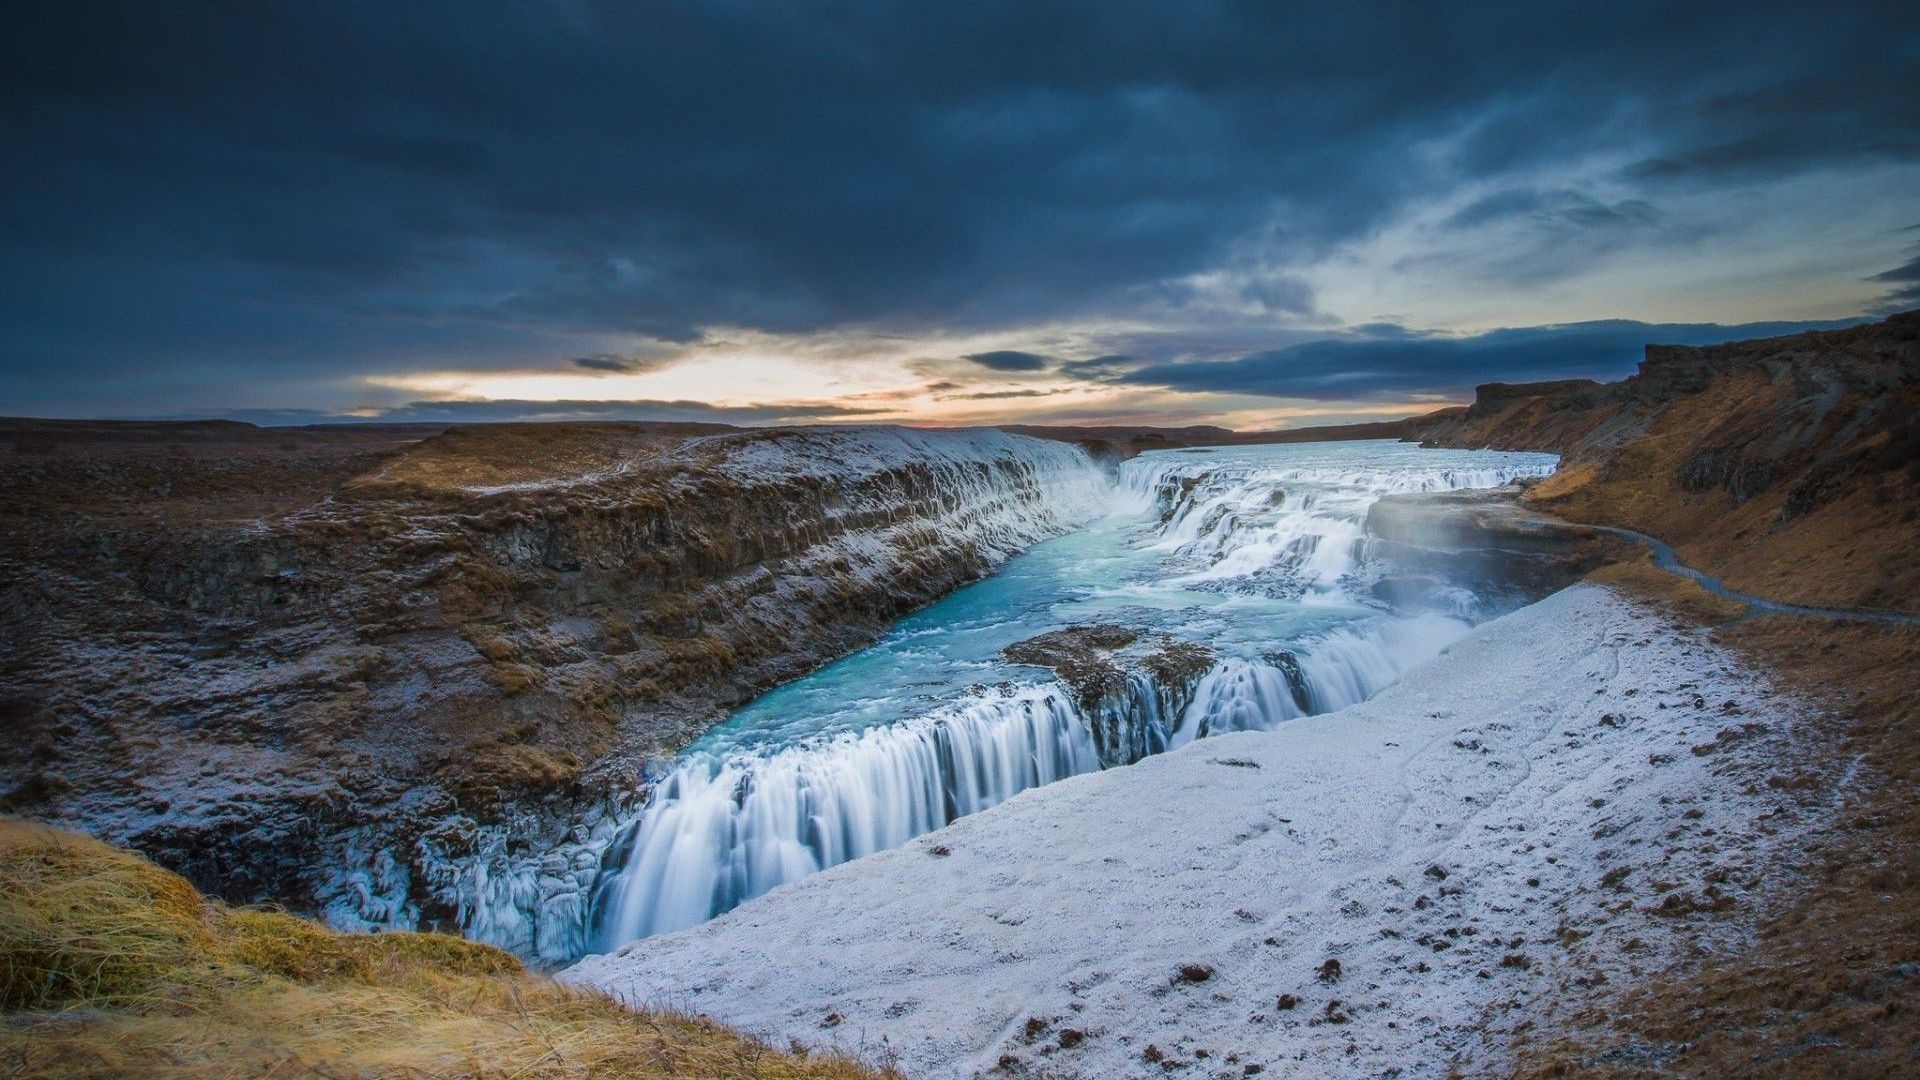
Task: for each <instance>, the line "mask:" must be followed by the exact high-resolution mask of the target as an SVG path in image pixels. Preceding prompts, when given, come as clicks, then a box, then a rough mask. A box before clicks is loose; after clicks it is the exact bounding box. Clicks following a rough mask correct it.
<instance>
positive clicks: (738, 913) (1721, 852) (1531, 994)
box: [562, 586, 1802, 1077]
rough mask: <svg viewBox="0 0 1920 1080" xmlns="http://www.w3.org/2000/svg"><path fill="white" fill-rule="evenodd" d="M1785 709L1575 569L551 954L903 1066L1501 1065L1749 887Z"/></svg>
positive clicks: (644, 989) (1763, 843)
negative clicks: (1556, 585)
mask: <svg viewBox="0 0 1920 1080" xmlns="http://www.w3.org/2000/svg"><path fill="white" fill-rule="evenodd" d="M1791 721H1792V708H1791V704H1790V703H1789V702H1787V701H1785V700H1784V699H1778V698H1775V697H1773V696H1772V695H1771V693H1770V692H1769V691H1768V689H1767V687H1766V686H1765V684H1764V682H1763V680H1761V679H1760V678H1759V677H1757V676H1756V675H1754V674H1753V673H1751V672H1749V671H1745V670H1742V669H1740V668H1739V667H1738V666H1737V665H1736V664H1735V662H1734V661H1733V660H1732V659H1731V658H1730V656H1729V655H1728V654H1726V653H1725V652H1723V651H1722V650H1720V649H1719V648H1718V647H1716V646H1714V645H1712V644H1710V643H1708V642H1707V641H1706V640H1705V639H1704V637H1702V636H1699V635H1696V634H1693V633H1690V632H1687V631H1683V630H1679V629H1676V628H1674V627H1672V626H1670V625H1668V624H1667V623H1665V622H1664V621H1663V620H1661V619H1660V618H1658V617H1657V616H1655V615H1654V614H1652V613H1650V612H1649V611H1647V610H1645V609H1642V608H1639V607H1637V606H1635V605H1633V604H1631V603H1629V602H1627V601H1625V600H1622V599H1620V598H1619V597H1617V596H1616V595H1614V594H1613V593H1610V592H1608V591H1606V590H1603V589H1600V588H1596V587H1591V586H1582V587H1576V588H1573V589H1569V590H1567V591H1565V592H1562V593H1560V594H1557V595H1555V596H1554V597H1551V598H1549V599H1548V600H1546V601H1544V602H1542V603H1540V604H1537V605H1535V606H1533V607H1530V608H1527V609H1523V610H1522V611H1519V612H1516V613H1514V614H1512V615H1509V616H1506V617H1505V618H1502V619H1499V620H1496V621H1494V622H1491V623H1488V624H1486V625H1485V626H1483V627H1481V628H1480V629H1479V630H1477V631H1475V632H1474V633H1473V634H1472V635H1471V636H1469V637H1467V638H1465V639H1463V640H1461V641H1459V642H1458V643H1456V644H1454V645H1453V646H1451V647H1450V648H1449V649H1448V650H1447V652H1446V653H1445V654H1444V655H1442V656H1440V657H1438V658H1437V659H1435V660H1433V661H1431V662H1430V663H1428V664H1425V665H1423V666H1421V667H1419V668H1416V669H1414V670H1413V671H1412V672H1410V673H1409V674H1408V675H1407V676H1406V678H1405V679H1404V680H1403V681H1402V682H1400V683H1399V684H1398V685H1396V686H1394V687H1393V688H1391V689H1388V690H1387V691H1386V692H1385V693H1383V694H1381V695H1380V696H1379V697H1377V698H1374V699H1373V700H1371V701H1369V702H1366V703H1363V704H1360V705H1357V706H1354V707H1352V708H1349V709H1345V710H1343V711H1340V712H1337V713H1331V714H1326V715H1322V716H1318V717H1312V718H1305V719H1300V720H1296V721H1293V722H1290V723H1288V724H1286V725H1285V726H1283V727H1282V728H1281V729H1279V730H1277V731H1273V732H1249V733H1237V734H1224V735H1219V736H1216V737H1214V738H1209V739H1205V740H1202V741H1200V742H1196V743H1193V744H1190V745H1188V746H1185V747H1183V748H1181V749H1178V750H1175V751H1173V752H1170V753H1167V754H1164V755H1161V756H1158V757H1153V758H1149V759H1147V760H1145V761H1143V762H1141V763H1140V764H1138V765H1135V766H1131V767H1128V768H1122V769H1114V770H1108V771H1105V772H1100V773H1094V774H1090V775H1085V776H1081V777H1077V778H1075V779H1071V780H1066V781H1063V782H1061V783H1058V784H1054V785H1051V786H1049V787H1045V788H1039V789H1035V790H1032V791H1028V792H1026V793H1024V794H1021V795H1019V796H1016V797H1014V798H1012V799H1011V800H1009V801H1007V802H1005V803H1003V804H1001V805H1000V806H998V807H996V808H993V809H990V810H987V811H985V812H983V813H980V814H977V815H974V816H971V817H967V818H963V819H961V820H960V821H958V822H957V823H955V824H953V825H951V826H948V827H947V828H944V829H941V830H939V831H937V832H934V833H932V834H930V835H928V836H925V837H922V838H920V839H919V840H917V841H914V842H913V843H910V844H909V845H907V846H905V847H902V848H898V849H895V850H892V851H888V852H883V853H880V854H878V855H874V856H872V857H869V858H865V859H860V860H857V861H854V862H850V863H846V864H844V865H841V866H839V867H837V868H834V869H831V870H828V871H826V872H824V873H821V874H818V875H816V876H813V877H809V878H806V879H804V880H802V881H799V882H797V883H794V884H791V885H787V886H783V887H781V888H778V889H775V890H774V891H772V892H770V893H768V894H767V895H765V896H762V897H760V898H759V899H757V900H754V901H751V902H749V903H747V904H744V905H743V906H741V907H739V908H737V909H736V910H734V911H733V912H732V913H730V914H728V915H726V916H723V917H721V918H719V919H717V920H715V921H713V922H710V923H707V924H704V925H701V926H698V927H694V928H692V929H689V930H685V931H681V932H677V933H674V934H669V935H665V936H661V937H655V938H650V939H645V940H642V941H638V942H635V943H633V944H631V945H628V946H627V947H625V948H623V949H621V950H620V951H618V952H617V953H614V954H610V955H606V956H596V957H590V958H588V959H586V960H584V961H582V962H581V963H580V964H578V965H577V966H575V967H573V968H571V969H569V970H568V971H567V972H565V973H563V975H562V977H563V978H564V979H567V980H569V981H573V982H578V983H585V984H592V985H596V986H600V987H603V988H605V989H607V990H609V991H612V992H613V993H615V994H617V995H619V996H620V997H621V998H623V999H625V1000H627V1001H629V1002H632V1003H634V1004H663V1005H670V1006H674V1007H677V1008H682V1009H688V1010H692V1011H695V1012H699V1013H703V1014H706V1015H710V1016H713V1017H715V1018H717V1019H720V1020H723V1021H726V1022H728V1023H731V1024H735V1025H738V1026H741V1027H744V1028H746V1029H748V1030H751V1031H754V1032H758V1033H761V1034H764V1035H767V1036H769V1037H772V1038H775V1039H777V1040H781V1041H784V1040H787V1039H792V1040H797V1041H799V1042H801V1043H803V1044H807V1045H812V1046H832V1047H836V1048H840V1049H845V1050H852V1051H855V1052H860V1053H866V1054H870V1055H875V1056H881V1057H888V1058H893V1059H895V1060H897V1061H898V1062H899V1064H900V1065H901V1066H902V1067H904V1068H905V1069H906V1070H907V1072H908V1073H909V1074H910V1075H913V1076H916V1077H965V1076H973V1075H976V1074H979V1073H982V1072H986V1071H988V1070H996V1069H997V1070H1000V1072H999V1074H1000V1075H1015V1076H1018V1075H1035V1074H1042V1073H1044V1074H1045V1075H1048V1076H1054V1077H1071V1076H1083V1077H1120V1076H1157V1075H1165V1073H1166V1072H1167V1071H1169V1070H1170V1069H1171V1070H1178V1071H1179V1074H1180V1075H1187V1076H1219V1077H1228V1076H1234V1077H1237V1076H1243V1075H1253V1074H1255V1073H1258V1072H1260V1071H1262V1070H1264V1071H1265V1073H1266V1075H1327V1074H1335V1075H1355V1074H1359V1075H1377V1074H1380V1073H1382V1072H1389V1071H1391V1070H1399V1071H1400V1075H1431V1074H1437V1073H1442V1072H1445V1071H1446V1070H1448V1069H1449V1068H1454V1067H1468V1068H1472V1069H1486V1068H1497V1067H1499V1066H1500V1065H1501V1064H1502V1062H1501V1060H1500V1047H1501V1046H1502V1045H1503V1044H1504V1042H1505V1036H1506V1034H1507V1033H1509V1032H1511V1031H1513V1030H1514V1029H1515V1027H1516V1025H1520V1024H1523V1023H1527V1022H1532V1023H1533V1024H1535V1025H1536V1028H1535V1033H1536V1034H1538V1033H1539V1030H1540V1029H1541V1028H1544V1027H1550V1017H1549V1015H1548V1013H1549V1012H1550V1008H1549V1006H1550V1003H1551V1002H1552V1001H1553V1000H1554V998H1555V996H1556V992H1557V991H1559V990H1561V989H1563V988H1564V987H1566V986H1567V984H1568V983H1569V982H1570V981H1571V980H1574V979H1580V980H1583V981H1584V982H1591V981H1592V980H1594V979H1596V977H1601V976H1607V975H1608V974H1609V973H1611V976H1612V977H1615V978H1619V977H1625V976H1630V975H1631V974H1633V973H1635V972H1636V971H1637V970H1638V969H1639V968H1640V967H1643V966H1652V965H1658V964H1659V963H1660V962H1661V961H1662V959H1663V958H1665V957H1667V956H1670V955H1671V954H1672V952H1673V950H1674V949H1675V948H1676V946H1677V943H1678V941H1679V939H1680V938H1681V936H1682V935H1686V936H1688V937H1689V938H1691V939H1692V940H1695V941H1698V940H1699V939H1700V937H1701V936H1702V935H1706V936H1709V937H1710V936H1712V935H1715V934H1727V935H1735V934H1739V933H1742V932H1743V931H1742V930H1741V929H1740V928H1741V926H1743V925H1744V920H1741V919H1721V920H1713V919H1689V918H1686V917H1683V916H1684V913H1685V912H1687V911H1689V910H1692V909H1693V908H1696V907H1700V906H1720V907H1725V906H1728V905H1731V906H1732V907H1733V908H1734V909H1735V910H1736V911H1737V910H1739V909H1741V908H1743V907H1746V906H1749V905H1751V904H1752V903H1754V902H1755V901H1756V895H1755V893H1754V892H1753V891H1752V890H1754V889H1756V888H1758V887H1759V885H1760V874H1759V871H1760V868H1763V867H1765V866H1766V865H1767V863H1768V856H1769V854H1770V852H1772V851H1774V850H1776V849H1777V846H1778V845H1780V844H1783V843H1788V842H1791V837H1792V835H1793V834H1794V832H1795V830H1796V824H1795V816H1796V815H1798V814H1801V813H1802V812H1801V811H1799V810H1796V809H1794V805H1795V804H1793V803H1792V802H1791V801H1790V800H1789V799H1788V798H1787V797H1786V796H1784V795H1781V794H1778V793H1776V792H1774V791H1773V789H1770V788H1768V787H1766V786H1765V785H1747V784H1745V782H1744V778H1743V776H1742V773H1743V772H1744V771H1745V770H1746V769H1747V768H1748V767H1749V763H1750V762H1752V761H1753V760H1755V758H1756V757H1757V756H1758V755H1760V754H1762V753H1763V752H1764V753H1773V754H1777V753H1779V752H1781V750H1780V747H1779V745H1778V744H1779V743H1780V742H1781V741H1782V740H1790V739H1791V738H1792V737H1793V735H1792V723H1791ZM1748 786H1751V787H1752V791H1750V792H1748V791H1743V787H1748ZM1769 815H1770V816H1769ZM1763 816H1769V817H1768V820H1767V822H1766V823H1765V824H1762V822H1761V818H1762V817H1763ZM1703 880H1705V881H1710V882H1713V883H1714V884H1711V885H1702V884H1701V883H1702V881H1703ZM1662 905H1664V910H1665V914H1651V913H1650V910H1651V909H1654V908H1658V907H1661V906H1662ZM1289 999H1293V1000H1291V1001H1290V1000H1289ZM1249 1066H1258V1067H1259V1068H1256V1069H1251V1070H1250V1069H1249V1068H1248V1067H1249Z"/></svg>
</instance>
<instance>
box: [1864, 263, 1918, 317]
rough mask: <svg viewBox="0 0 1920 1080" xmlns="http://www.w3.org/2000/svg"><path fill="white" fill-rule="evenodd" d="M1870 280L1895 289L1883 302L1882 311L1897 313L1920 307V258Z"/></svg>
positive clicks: (1876, 275)
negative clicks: (1881, 282)
mask: <svg viewBox="0 0 1920 1080" xmlns="http://www.w3.org/2000/svg"><path fill="white" fill-rule="evenodd" d="M1870 280H1873V281H1883V282H1886V283H1888V284H1890V285H1892V286H1893V287H1894V288H1893V291H1891V292H1889V293H1888V294H1887V295H1886V297H1885V299H1883V300H1882V301H1881V310H1883V311H1886V312H1895V311H1906V310H1908V309H1909V308H1915V307H1920V258H1916V259H1914V260H1913V261H1912V262H1909V263H1907V264H1906V265H1904V266H1896V267H1894V268H1893V269H1891V270H1888V271H1885V272H1883V273H1879V274H1875V275H1873V277H1872V278H1871V279H1870Z"/></svg>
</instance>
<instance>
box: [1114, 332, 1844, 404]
mask: <svg viewBox="0 0 1920 1080" xmlns="http://www.w3.org/2000/svg"><path fill="white" fill-rule="evenodd" d="M1856 321H1857V320H1856ZM1844 325H1851V323H1848V322H1817V323H1771V322H1769V323H1746V324H1742V325H1737V326H1722V325H1718V324H1715V323H1643V322H1633V321H1630V320H1626V319H1609V320H1604V321H1599V322H1585V323H1572V324H1568V325H1565V326H1532V327H1519V328H1511V329H1502V330H1489V331H1487V332H1486V333H1483V334H1474V335H1469V336H1462V337H1453V336H1441V335H1436V334H1423V333H1415V332H1411V331H1408V330H1405V329H1403V328H1401V327H1397V326H1392V325H1375V326H1370V327H1367V328H1365V330H1364V331H1363V332H1361V333H1356V334H1352V335H1349V336H1346V337H1339V338H1325V339H1321V340H1318V341H1306V342H1300V343H1298V344H1293V345H1287V346H1284V347H1282V348H1278V349H1270V350H1267V351H1265V352H1258V353H1253V354H1251V355H1248V356H1242V357H1238V358H1236V359H1232V360H1207V361H1194V362H1189V363H1167V364H1152V365H1147V366H1144V367H1140V368H1136V369H1134V370H1132V371H1129V372H1127V373H1125V374H1124V375H1122V376H1120V377H1119V379H1118V381H1120V382H1123V383H1129V384H1135V385H1141V386H1157V387H1164V388H1166V389H1170V390H1182V391H1189V392H1211V393H1228V394H1257V395H1261V396H1266V397H1283V398H1314V399H1321V400H1328V401H1352V400H1359V399H1364V398H1374V397H1385V398H1405V397H1410V396H1415V395H1451V396H1461V395H1464V394H1465V393H1466V392H1468V391H1470V390H1471V389H1472V388H1473V386H1474V385H1475V384H1477V383H1482V382H1529V381H1534V380H1539V379H1561V378H1593V379H1617V378H1619V377H1621V376H1623V375H1627V374H1630V373H1631V372H1632V371H1633V369H1634V366H1635V365H1636V364H1637V363H1638V362H1639V361H1640V357H1641V353H1642V349H1643V347H1644V346H1646V345H1647V344H1649V343H1659V344H1667V345H1710V344H1714V343H1717V342H1722V341H1738V340H1741V339H1744V338H1756V337H1773V336H1775V335H1779V334H1791V333H1796V332H1798V331H1801V330H1815V329H1831V328H1833V327H1835V326H1844Z"/></svg>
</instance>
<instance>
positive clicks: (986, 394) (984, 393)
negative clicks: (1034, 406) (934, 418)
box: [940, 387, 1086, 401]
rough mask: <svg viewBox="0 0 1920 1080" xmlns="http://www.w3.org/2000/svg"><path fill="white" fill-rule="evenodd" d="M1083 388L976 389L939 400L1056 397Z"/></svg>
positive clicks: (1075, 392)
mask: <svg viewBox="0 0 1920 1080" xmlns="http://www.w3.org/2000/svg"><path fill="white" fill-rule="evenodd" d="M1085 392H1086V391H1085V390H1082V389H1078V388H1075V387H1056V388H1054V389H1052V390H976V391H974V392H972V393H967V394H943V395H941V396H940V400H941V401H1000V400H1005V399H1012V398H1042V397H1057V396H1059V395H1061V394H1081V393H1085Z"/></svg>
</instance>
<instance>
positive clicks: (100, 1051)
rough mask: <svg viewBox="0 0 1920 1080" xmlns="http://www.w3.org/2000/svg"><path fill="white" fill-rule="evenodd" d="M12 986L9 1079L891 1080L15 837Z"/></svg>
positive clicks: (9, 914)
mask: <svg viewBox="0 0 1920 1080" xmlns="http://www.w3.org/2000/svg"><path fill="white" fill-rule="evenodd" d="M0 980H3V981H0V986H3V987H4V1001H5V1008H6V1010H7V1015H6V1016H5V1018H4V1020H3V1021H0V1074H5V1075H7V1076H10V1077H47V1078H52V1077H196V1078H198V1077H261V1076H328V1077H345V1076H355V1077H360V1076H460V1077H578V1076H621V1077H643V1078H652V1077H714V1078H735V1077H737V1078H766V1080H786V1078H800V1077H817V1078H822V1080H842V1078H845V1080H853V1078H869V1080H871V1078H877V1077H883V1076H888V1075H891V1074H888V1073H882V1072H876V1071H874V1070H871V1069H868V1068H865V1067H863V1066H860V1065H857V1064H854V1063H852V1062H849V1061H845V1060H842V1059H838V1058H827V1057H807V1056H804V1055H800V1054H796V1053H788V1052H783V1051H779V1050H775V1049H773V1048H771V1047H769V1046H767V1045H765V1044H762V1043H759V1042H756V1041H753V1040H751V1039H747V1038H743V1037H742V1036H740V1035H738V1034H735V1033H733V1032H731V1031H728V1030H726V1029H724V1028H721V1027H719V1026H717V1025H714V1024H711V1023H709V1022H706V1021H703V1020H699V1019H696V1018H692V1017H685V1016H676V1015H671V1014H663V1013H640V1012H633V1011H629V1010H627V1009H623V1008H621V1007H620V1006H619V1005H617V1004H615V1003H614V1002H613V1001H611V1000H610V999H608V998H605V997H602V996H599V995H596V994H591V993H587V992H583V991H578V990H573V989H569V988H565V987H562V986H560V985H558V984H556V983H553V982H551V981H550V980H547V979H544V978H541V977H538V976H535V975H532V974H529V973H528V972H526V971H524V970H523V969H522V968H521V966H520V964H519V962H518V961H516V960H515V959H514V958H513V957H511V956H509V955H507V954H506V953H503V952H500V951H499V950H497V949H492V948H489V947H487V946H484V945H477V944H474V943H472V942H467V941H463V940H461V939H459V938H454V937H447V936H443V935H437V934H380V935H368V936H360V935H347V934H339V933H335V932H333V931H331V930H328V929H326V928H324V927H321V926H319V925H318V924H315V923H312V922H308V921H306V920H304V919H298V918H294V917H292V916H289V915H285V914H282V913H279V912H273V911H256V910H241V909H234V908H228V907H225V906H223V905H220V904H217V903H211V902H208V901H206V900H204V899H202V898H201V896H200V895H199V894H198V893H197V892H195V891H194V889H193V887H192V886H191V885H189V884H188V883H187V882H186V881H185V880H184V879H182V878H179V877H177V876H175V875H173V874H171V873H168V872H167V871H164V870H161V869H160V868H158V867H156V866H154V865H153V864H152V863H149V862H147V861H146V860H144V859H142V858H140V857H139V856H137V855H134V854H132V853H130V852H127V851H123V850H120V849H117V848H113V847H109V846H107V845H105V844H102V843H100V842H98V841H95V840H92V839H89V838H87V837H84V836H78V835H75V834H72V833H65V832H59V831H56V830H52V829H47V828H44V827H40V826H34V825H28V824H24V823H21V822H18V821H13V820H6V819H0Z"/></svg>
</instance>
